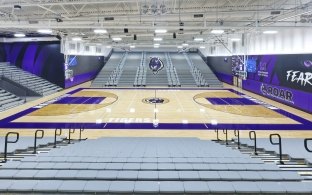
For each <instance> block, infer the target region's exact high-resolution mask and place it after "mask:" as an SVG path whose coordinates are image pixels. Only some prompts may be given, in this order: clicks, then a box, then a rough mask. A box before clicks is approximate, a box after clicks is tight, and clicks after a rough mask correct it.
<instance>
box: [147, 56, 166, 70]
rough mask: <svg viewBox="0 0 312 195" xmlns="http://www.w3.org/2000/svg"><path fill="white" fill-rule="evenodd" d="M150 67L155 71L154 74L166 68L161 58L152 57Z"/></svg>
mask: <svg viewBox="0 0 312 195" xmlns="http://www.w3.org/2000/svg"><path fill="white" fill-rule="evenodd" d="M148 66H149V68H150V69H151V70H152V71H153V74H157V73H158V72H159V71H161V70H162V69H163V68H164V63H163V62H162V61H161V60H160V58H159V57H151V60H150V62H149V65H148Z"/></svg>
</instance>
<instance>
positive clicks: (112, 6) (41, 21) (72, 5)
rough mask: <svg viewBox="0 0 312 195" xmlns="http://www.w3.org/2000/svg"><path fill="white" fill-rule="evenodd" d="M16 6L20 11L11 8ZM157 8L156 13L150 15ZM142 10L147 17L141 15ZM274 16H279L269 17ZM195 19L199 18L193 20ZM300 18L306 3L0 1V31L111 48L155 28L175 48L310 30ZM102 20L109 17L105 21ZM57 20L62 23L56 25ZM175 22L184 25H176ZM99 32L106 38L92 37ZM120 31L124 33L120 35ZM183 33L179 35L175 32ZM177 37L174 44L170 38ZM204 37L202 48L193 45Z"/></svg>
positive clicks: (145, 38)
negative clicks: (46, 31)
mask: <svg viewBox="0 0 312 195" xmlns="http://www.w3.org/2000/svg"><path fill="white" fill-rule="evenodd" d="M14 5H20V6H21V7H22V9H21V10H16V9H13V7H14ZM154 5H156V9H155V11H156V13H155V14H154V13H152V11H151V10H152V8H153V6H154ZM145 11H147V12H148V13H144V12H145ZM272 11H279V12H280V14H273V15H272ZM194 14H202V15H203V17H199V18H195V17H194ZM302 14H305V15H310V14H312V1H310V0H0V32H2V33H13V32H24V33H33V32H36V31H37V30H38V29H42V28H50V29H52V30H53V34H54V35H56V34H60V35H61V36H64V35H67V37H68V38H70V37H74V36H81V37H84V40H85V41H89V42H101V43H106V44H117V43H113V42H112V40H111V38H112V37H122V38H123V40H122V41H121V42H119V43H118V44H136V45H137V46H139V45H142V46H148V45H152V44H153V37H154V36H155V34H154V30H155V29H167V30H168V32H167V33H165V34H163V35H156V36H160V37H162V38H163V41H162V42H161V44H162V45H167V46H174V45H179V44H181V43H183V42H187V43H189V44H190V45H201V44H211V43H214V42H215V35H212V34H211V33H210V31H211V30H212V29H223V30H225V33H224V34H223V35H222V36H223V38H226V37H240V36H241V34H242V33H243V32H255V31H263V30H271V29H281V28H289V27H290V28H293V27H295V28H311V23H302V22H301V21H300V16H301V15H302ZM105 17H114V20H111V21H107V20H105V19H104V18H105ZM56 18H60V19H62V20H63V22H57V21H56ZM180 22H183V23H184V26H180ZM96 28H103V29H106V30H107V31H108V33H107V34H103V35H96V34H94V33H93V30H94V29H96ZM124 28H127V29H128V30H129V32H128V33H124ZM181 28H183V31H181V30H180V29H181ZM174 32H175V33H176V35H177V38H176V39H173V33H174ZM134 34H136V35H137V40H136V41H135V40H133V35H134ZM194 37H203V38H204V42H205V43H197V42H194V41H193V38H194Z"/></svg>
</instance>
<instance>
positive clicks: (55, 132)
mask: <svg viewBox="0 0 312 195" xmlns="http://www.w3.org/2000/svg"><path fill="white" fill-rule="evenodd" d="M58 130H59V133H57V131H58ZM61 134H62V129H61V128H59V129H57V128H56V129H55V131H54V146H53V148H56V136H60V135H61Z"/></svg>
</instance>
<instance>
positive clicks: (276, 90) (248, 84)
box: [243, 79, 312, 113]
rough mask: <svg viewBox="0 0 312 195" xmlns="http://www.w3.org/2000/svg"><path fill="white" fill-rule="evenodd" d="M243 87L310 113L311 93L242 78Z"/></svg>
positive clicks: (311, 104) (311, 109) (311, 106)
mask: <svg viewBox="0 0 312 195" xmlns="http://www.w3.org/2000/svg"><path fill="white" fill-rule="evenodd" d="M243 89H245V90H248V91H251V92H254V93H256V94H259V95H262V96H264V97H267V98H270V99H273V100H275V101H278V102H281V103H284V104H287V105H289V106H292V107H295V108H299V109H301V110H303V111H306V112H309V113H312V101H311V100H312V93H308V92H304V91H299V90H295V89H290V88H287V87H281V86H276V85H272V84H267V83H263V82H258V81H254V80H250V79H249V80H243Z"/></svg>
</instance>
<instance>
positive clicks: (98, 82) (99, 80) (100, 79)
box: [91, 52, 124, 87]
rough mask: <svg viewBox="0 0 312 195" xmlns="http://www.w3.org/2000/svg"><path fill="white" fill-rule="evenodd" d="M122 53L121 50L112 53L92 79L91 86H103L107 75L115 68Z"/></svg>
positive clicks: (106, 80)
mask: <svg viewBox="0 0 312 195" xmlns="http://www.w3.org/2000/svg"><path fill="white" fill-rule="evenodd" d="M123 55H124V53H121V52H114V53H112V55H111V57H110V58H109V60H108V61H107V63H106V64H105V66H104V67H103V68H102V69H101V71H100V72H99V73H98V75H97V76H96V78H95V79H94V80H93V82H92V84H91V87H104V86H105V85H106V84H107V82H108V78H109V76H110V75H111V73H112V72H113V71H114V70H115V68H116V66H117V65H118V63H119V62H120V60H121V58H122V56H123Z"/></svg>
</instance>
